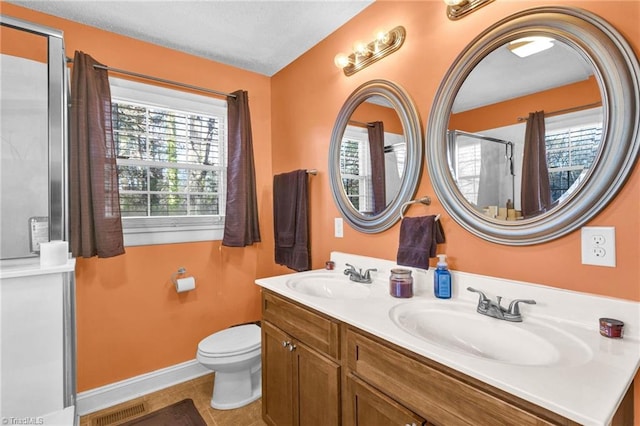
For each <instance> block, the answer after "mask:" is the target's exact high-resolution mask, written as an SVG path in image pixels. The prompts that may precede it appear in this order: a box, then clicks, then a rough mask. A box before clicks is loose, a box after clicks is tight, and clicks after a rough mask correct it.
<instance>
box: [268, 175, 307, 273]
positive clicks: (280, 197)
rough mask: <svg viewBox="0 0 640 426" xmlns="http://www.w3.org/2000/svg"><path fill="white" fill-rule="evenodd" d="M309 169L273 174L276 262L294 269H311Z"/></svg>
mask: <svg viewBox="0 0 640 426" xmlns="http://www.w3.org/2000/svg"><path fill="white" fill-rule="evenodd" d="M307 185H308V184H307V172H306V170H295V171H293V172H289V173H282V174H279V175H275V176H274V177H273V225H274V236H275V261H276V263H277V264H279V265H285V266H287V267H288V268H291V269H293V270H294V271H308V270H309V269H310V268H311V256H310V250H309V212H308V210H309V208H308V206H309V200H308V192H309V191H308V187H307Z"/></svg>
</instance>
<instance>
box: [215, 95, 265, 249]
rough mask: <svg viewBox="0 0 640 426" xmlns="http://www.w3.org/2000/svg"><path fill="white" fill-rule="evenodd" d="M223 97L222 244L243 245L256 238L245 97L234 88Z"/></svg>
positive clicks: (258, 229)
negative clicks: (224, 177) (225, 145)
mask: <svg viewBox="0 0 640 426" xmlns="http://www.w3.org/2000/svg"><path fill="white" fill-rule="evenodd" d="M232 95H234V96H228V97H227V106H228V110H227V121H228V123H229V124H228V128H229V130H228V135H229V148H228V152H229V155H228V164H227V208H226V213H225V222H224V237H223V239H222V245H224V246H229V247H244V246H248V245H251V244H253V243H257V242H260V226H259V224H258V202H257V197H256V173H255V165H254V160H253V136H252V134H251V116H250V114H249V97H248V94H247V92H246V91H243V90H238V91H236V92H233V93H232Z"/></svg>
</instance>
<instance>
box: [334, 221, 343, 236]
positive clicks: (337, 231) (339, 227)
mask: <svg viewBox="0 0 640 426" xmlns="http://www.w3.org/2000/svg"><path fill="white" fill-rule="evenodd" d="M333 230H334V235H335V237H336V238H342V237H343V236H344V225H343V222H342V218H341V217H336V218H335V219H334V221H333Z"/></svg>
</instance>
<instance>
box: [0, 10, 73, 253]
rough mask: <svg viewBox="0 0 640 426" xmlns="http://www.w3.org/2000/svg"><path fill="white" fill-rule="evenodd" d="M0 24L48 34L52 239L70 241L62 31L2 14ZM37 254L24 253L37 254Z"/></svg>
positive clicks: (64, 68) (50, 236)
mask: <svg viewBox="0 0 640 426" xmlns="http://www.w3.org/2000/svg"><path fill="white" fill-rule="evenodd" d="M0 24H1V25H2V26H6V27H9V28H14V29H16V30H19V31H26V32H29V33H32V34H36V35H40V36H44V37H47V44H48V54H47V68H48V79H49V82H48V142H49V188H48V195H49V240H50V241H52V240H68V238H67V237H68V226H67V223H68V209H67V205H68V204H67V200H68V189H67V188H68V187H67V184H66V182H67V170H68V160H67V158H68V156H67V149H68V144H67V105H68V103H67V102H68V84H67V73H66V56H65V50H64V37H63V35H64V34H63V32H62V31H60V30H56V29H53V28H49V27H45V26H42V25H38V24H34V23H32V22H28V21H23V20H22V19H17V18H13V17H10V16H6V15H0ZM34 256H37V254H35V255H30V256H25V257H34Z"/></svg>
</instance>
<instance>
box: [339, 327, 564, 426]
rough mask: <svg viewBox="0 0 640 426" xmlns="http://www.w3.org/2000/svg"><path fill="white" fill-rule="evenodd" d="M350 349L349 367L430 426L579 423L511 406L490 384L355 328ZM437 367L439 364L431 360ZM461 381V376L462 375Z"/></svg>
mask: <svg viewBox="0 0 640 426" xmlns="http://www.w3.org/2000/svg"><path fill="white" fill-rule="evenodd" d="M346 345H347V348H346V356H347V366H348V368H349V369H350V370H351V371H353V372H354V373H355V374H356V375H357V376H358V377H360V378H362V379H363V380H364V381H366V382H368V383H370V384H371V385H373V386H375V387H376V388H378V389H379V390H381V391H382V392H384V393H385V394H387V395H389V396H390V397H392V398H393V399H395V400H396V401H398V402H399V403H401V404H402V405H404V406H406V407H407V408H409V409H411V410H412V411H414V412H416V413H418V414H419V415H421V416H424V417H425V418H426V419H427V420H428V421H429V422H430V423H433V424H436V425H446V426H455V425H472V426H478V425H519V426H525V425H532V426H533V425H536V426H541V425H567V424H574V423H573V422H570V421H568V420H567V419H564V418H563V417H561V416H558V415H557V414H555V413H551V412H549V411H547V410H544V409H542V408H541V407H536V406H534V405H532V404H530V403H526V402H525V401H522V400H519V399H515V398H513V403H512V402H511V401H512V400H511V399H508V401H505V400H504V396H505V395H502V394H501V395H500V398H498V397H497V396H495V395H494V394H491V393H489V392H490V390H493V391H498V390H496V389H494V388H491V387H489V386H488V385H486V384H484V389H483V388H482V386H473V385H471V383H473V380H472V379H471V378H467V379H468V380H465V381H462V380H460V379H457V378H455V377H451V374H452V371H448V372H445V371H442V370H440V369H438V368H437V367H436V366H435V365H434V366H431V365H427V363H426V359H424V358H422V357H418V356H415V357H412V356H408V355H406V354H404V353H401V352H400V351H398V350H396V349H394V348H392V347H391V345H390V344H386V343H382V342H380V341H378V340H377V339H374V338H370V337H368V336H365V335H363V334H361V333H360V332H357V331H356V330H354V329H352V328H348V329H347V331H346ZM431 364H435V363H433V362H432V361H431ZM442 368H443V369H444V368H445V367H442ZM458 376H461V375H460V374H459V373H458ZM478 383H481V382H479V381H478ZM500 392H501V391H500ZM500 392H494V393H500ZM525 407H526V410H525ZM532 407H535V410H532ZM531 411H533V412H535V413H536V414H532V413H531Z"/></svg>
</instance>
